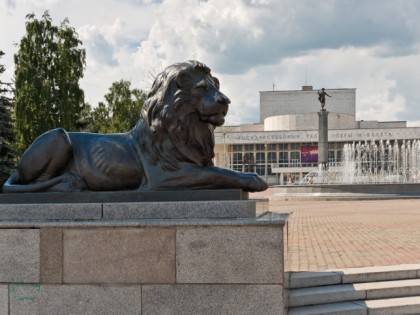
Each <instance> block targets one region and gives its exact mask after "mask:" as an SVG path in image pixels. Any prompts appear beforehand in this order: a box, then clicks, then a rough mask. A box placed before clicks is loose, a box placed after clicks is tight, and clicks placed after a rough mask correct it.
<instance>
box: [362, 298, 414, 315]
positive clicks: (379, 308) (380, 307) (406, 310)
mask: <svg viewBox="0 0 420 315" xmlns="http://www.w3.org/2000/svg"><path fill="white" fill-rule="evenodd" d="M355 303H357V304H359V305H361V306H363V307H366V308H367V309H368V314H369V315H395V314H419V310H420V296H412V297H404V298H395V299H383V300H369V301H355Z"/></svg>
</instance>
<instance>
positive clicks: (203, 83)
mask: <svg viewBox="0 0 420 315" xmlns="http://www.w3.org/2000/svg"><path fill="white" fill-rule="evenodd" d="M196 87H197V88H198V89H203V90H207V88H208V87H209V85H208V84H207V82H206V81H204V80H203V81H201V82H199V83H198V84H197V85H196Z"/></svg>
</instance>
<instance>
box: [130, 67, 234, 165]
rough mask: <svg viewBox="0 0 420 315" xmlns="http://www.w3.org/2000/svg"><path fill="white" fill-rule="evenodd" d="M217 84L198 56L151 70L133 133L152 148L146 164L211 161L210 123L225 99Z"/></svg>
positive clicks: (221, 116) (216, 122)
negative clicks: (152, 76)
mask: <svg viewBox="0 0 420 315" xmlns="http://www.w3.org/2000/svg"><path fill="white" fill-rule="evenodd" d="M219 88H220V86H219V81H218V79H217V78H215V77H213V76H212V75H211V73H210V69H209V68H208V67H207V66H206V65H204V64H202V63H200V62H198V61H187V62H184V63H177V64H174V65H172V66H169V67H167V68H166V69H165V70H164V71H163V72H162V73H160V74H158V75H157V77H156V79H155V81H154V83H153V85H152V89H151V91H150V92H149V94H148V97H147V99H146V101H145V103H144V105H143V109H142V113H141V123H142V126H143V128H141V129H142V130H141V131H140V133H143V134H138V136H139V137H140V138H141V139H142V141H141V143H142V144H143V145H144V146H147V147H148V149H150V150H148V151H152V154H151V161H152V163H161V164H162V166H163V167H164V168H165V169H168V170H174V169H177V167H178V165H179V162H189V163H194V164H197V165H200V166H209V165H213V162H212V158H213V157H214V152H213V149H214V128H215V127H217V126H221V125H223V123H224V121H225V116H226V114H227V111H228V108H229V103H230V100H229V99H228V98H227V97H226V96H225V95H224V94H223V93H222V92H220V90H219ZM145 133H147V135H146V134H145ZM145 138H149V141H148V140H145Z"/></svg>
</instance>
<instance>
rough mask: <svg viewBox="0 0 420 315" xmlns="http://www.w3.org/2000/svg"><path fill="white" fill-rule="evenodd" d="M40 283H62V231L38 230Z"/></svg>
mask: <svg viewBox="0 0 420 315" xmlns="http://www.w3.org/2000/svg"><path fill="white" fill-rule="evenodd" d="M40 240H41V244H40V260H41V269H40V278H41V279H40V282H41V283H58V284H61V283H63V230H62V229H57V228H56V229H54V228H52V229H41V230H40Z"/></svg>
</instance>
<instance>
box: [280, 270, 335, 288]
mask: <svg viewBox="0 0 420 315" xmlns="http://www.w3.org/2000/svg"><path fill="white" fill-rule="evenodd" d="M340 283H341V275H340V274H338V273H336V272H328V271H303V272H291V273H290V275H289V284H288V287H289V288H290V289H296V288H308V287H316V286H322V285H332V284H340Z"/></svg>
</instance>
